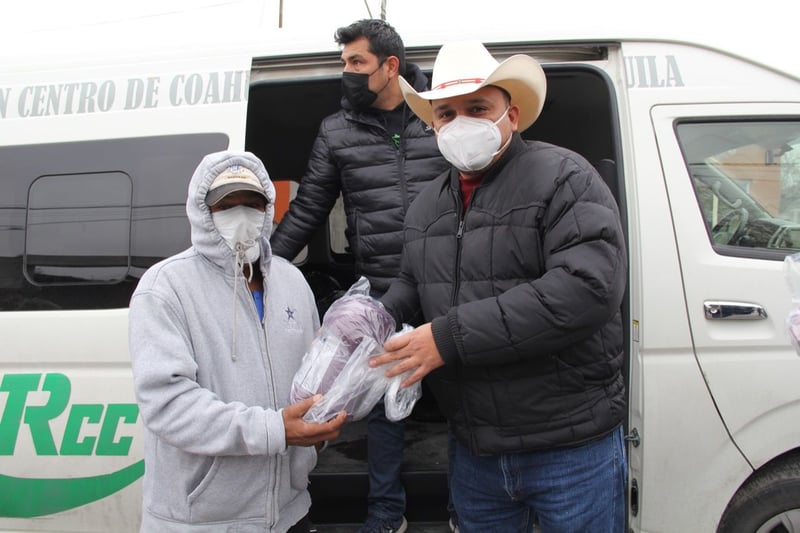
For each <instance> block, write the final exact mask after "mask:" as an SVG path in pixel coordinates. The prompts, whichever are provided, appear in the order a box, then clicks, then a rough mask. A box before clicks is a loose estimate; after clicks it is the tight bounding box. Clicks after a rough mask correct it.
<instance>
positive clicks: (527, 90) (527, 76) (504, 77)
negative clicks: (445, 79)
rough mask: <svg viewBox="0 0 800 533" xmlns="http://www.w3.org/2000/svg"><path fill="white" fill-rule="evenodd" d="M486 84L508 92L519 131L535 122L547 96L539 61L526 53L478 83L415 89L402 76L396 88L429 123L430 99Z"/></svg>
mask: <svg viewBox="0 0 800 533" xmlns="http://www.w3.org/2000/svg"><path fill="white" fill-rule="evenodd" d="M488 85H495V86H497V87H502V88H503V89H504V90H505V91H507V92H508V94H509V95H511V104H512V105H516V106H518V107H519V110H520V113H519V130H520V131H523V130H526V129H527V128H528V127H530V125H531V124H533V123H534V122H536V119H537V118H539V115H540V114H541V112H542V107H544V99H545V96H546V95H547V78H546V77H545V75H544V70H542V67H541V65H539V62H538V61H536V60H535V59H533V58H532V57H530V56H527V55H524V54H517V55H514V56H511V57H509V58H508V59H506V60H505V61H503V62H502V63H500V64H499V65H498V66H497V68H496V69H495V70H494V72H492V74H491V75H490V76H489V77H488V78H486V79H485V80H484V81H483V82H480V83H456V84H453V85H449V86H447V87H443V88H441V89H432V90H430V91H423V92H419V93H418V92H417V91H416V90H415V89H414V87H412V86H411V85H410V84H409V83H408V82H407V81H406V80H405V79H403V77H402V76H401V77H400V90H401V91H402V93H403V98H405V100H406V103H407V104H408V107H410V108H411V110H412V111H413V112H414V114H415V115H417V116H418V117H419V118H420V119H421V120H422V121H423V122H425V123H426V124H428V125H429V126H432V125H433V108H432V106H431V102H432V101H433V100H442V99H444V98H452V97H454V96H462V95H464V94H470V93H474V92H475V91H478V90H480V89H482V88H483V87H486V86H488Z"/></svg>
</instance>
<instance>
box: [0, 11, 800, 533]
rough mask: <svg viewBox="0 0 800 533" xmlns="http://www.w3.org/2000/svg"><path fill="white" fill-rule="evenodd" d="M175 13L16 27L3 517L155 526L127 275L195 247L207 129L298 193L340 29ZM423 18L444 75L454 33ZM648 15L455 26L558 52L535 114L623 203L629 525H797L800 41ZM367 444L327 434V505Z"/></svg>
mask: <svg viewBox="0 0 800 533" xmlns="http://www.w3.org/2000/svg"><path fill="white" fill-rule="evenodd" d="M390 22H391V21H390ZM553 23H554V24H558V21H553ZM142 24H144V22H143V23H142ZM163 30H164V28H159V27H155V26H154V27H153V28H152V31H147V29H143V28H137V31H136V32H135V35H136V38H135V39H134V38H131V39H112V35H111V34H112V33H114V32H115V31H117V30H116V29H114V28H110V29H108V30H106V31H105V32H104V31H103V29H102V28H95V30H94V31H93V32H92V34H91V35H83V36H81V38H80V39H74V40H73V39H63V40H50V41H49V42H50V43H51V44H50V47H49V48H48V46H46V45H44V44H41V43H37V42H33V40H32V42H31V43H30V46H24V47H18V48H16V49H15V50H16V51H14V52H9V51H3V52H0V345H1V347H0V530H26V531H27V530H35V531H115V532H123V531H137V530H138V524H139V513H140V498H141V476H142V473H143V471H144V468H145V465H144V463H143V459H142V431H141V419H140V417H139V416H138V415H139V413H138V409H137V406H136V403H135V399H134V395H133V388H132V381H131V372H130V365H129V357H128V353H127V309H126V308H127V305H128V300H129V298H130V295H131V292H132V291H133V289H134V287H135V286H136V283H137V281H138V279H139V277H140V276H141V274H142V272H143V271H144V270H145V269H146V268H148V267H149V266H151V265H152V264H154V263H155V262H156V261H158V260H160V259H161V258H164V257H166V256H169V255H171V254H173V253H176V252H178V251H180V250H182V249H184V248H185V247H186V246H187V245H188V243H189V227H188V223H187V221H186V219H185V212H184V203H185V197H186V188H187V183H188V179H189V177H190V175H191V174H192V171H193V170H194V168H195V167H196V165H197V163H198V162H199V161H200V159H201V157H202V156H203V155H204V154H206V153H208V152H212V151H216V150H220V149H225V148H232V149H247V150H250V151H252V152H254V153H255V154H257V155H258V156H259V157H261V158H262V159H263V161H264V163H265V165H266V167H267V169H268V170H269V172H270V174H271V176H272V178H273V180H275V181H276V182H277V184H278V188H279V193H278V194H279V196H280V200H281V201H282V205H280V206H279V209H278V212H279V214H280V213H282V212H283V211H285V209H286V206H287V205H288V201H289V198H290V196H291V194H293V191H294V190H295V189H296V182H297V180H299V179H300V177H301V176H302V174H303V171H304V167H305V164H306V160H307V157H308V154H309V150H310V146H311V143H312V141H313V139H314V137H315V135H316V131H317V127H318V125H319V122H320V120H321V119H322V117H324V116H325V115H327V114H329V113H331V112H333V111H335V110H336V109H337V108H338V105H339V98H340V91H339V84H340V72H341V67H340V60H339V50H338V49H337V47H336V46H335V44H334V43H333V41H332V39H328V38H327V35H320V36H319V39H317V40H316V41H314V42H311V41H308V40H304V39H296V38H294V37H292V36H290V35H287V34H282V33H281V32H276V31H272V32H237V31H235V28H231V31H230V32H229V35H226V36H225V38H215V39H209V38H207V37H208V34H200V35H193V36H187V35H185V34H183V32H182V31H181V29H180V28H176V27H171V28H169V30H170V31H163ZM195 33H197V32H195ZM243 33H247V34H248V35H245V36H243V35H242V34H243ZM330 33H332V30H331V32H330ZM402 33H404V35H403V37H404V39H405V41H406V45H407V47H408V57H407V59H408V60H409V61H411V62H415V63H418V64H419V65H420V66H422V67H423V69H424V70H425V71H426V72H428V73H429V72H430V69H431V67H432V61H433V58H434V57H435V54H436V52H437V50H438V48H439V46H440V45H441V43H442V41H443V40H444V38H443V37H441V36H438V37H424V36H415V35H409V34H407V32H402ZM640 33H642V32H637V37H636V38H633V37H632V36H628V35H626V34H625V33H614V34H603V33H602V31H601V30H600V29H597V30H595V31H594V33H591V34H589V33H585V32H578V31H577V30H575V29H574V28H571V27H570V25H569V24H565V25H560V26H558V27H556V26H554V27H552V28H550V29H549V31H548V32H547V33H546V34H545V33H543V32H541V31H537V32H532V31H527V30H525V29H523V28H518V29H508V28H504V29H503V30H502V32H501V31H499V30H498V31H487V32H486V33H485V34H474V33H473V34H470V35H460V36H456V35H454V36H452V37H453V38H463V37H465V36H466V37H470V38H478V39H480V40H482V41H483V42H485V43H486V44H487V47H488V48H489V49H490V51H491V52H492V53H493V54H494V55H495V56H496V57H498V58H501V59H502V58H505V57H508V56H509V55H511V54H515V53H526V54H530V55H532V56H534V57H536V58H538V59H539V60H540V61H541V62H542V64H543V66H544V70H545V72H546V74H547V78H548V96H547V101H546V102H545V106H544V111H543V113H542V116H541V118H540V119H539V120H538V121H537V122H536V123H535V124H534V125H533V126H532V127H531V128H530V129H529V130H527V131H526V132H524V137H526V138H531V139H533V138H535V139H539V140H545V141H549V142H552V143H555V144H559V145H563V146H566V147H569V148H571V149H573V150H575V151H577V152H579V153H581V154H583V155H584V156H585V157H586V158H587V159H588V160H589V161H590V162H592V163H594V164H595V165H597V168H598V169H599V170H600V172H601V174H602V176H603V178H604V179H605V180H606V182H607V184H608V186H609V187H610V189H611V190H612V192H613V193H614V195H615V197H616V198H617V200H618V203H619V205H620V208H621V211H622V214H623V222H624V225H625V228H626V230H627V239H628V245H629V251H630V264H629V272H630V280H629V288H628V292H627V296H626V298H625V301H624V304H623V305H624V308H623V316H624V317H625V321H626V328H625V333H626V335H627V343H626V346H627V351H628V354H627V356H628V358H627V361H628V367H627V373H628V377H629V390H628V392H629V398H628V400H629V416H628V421H627V427H626V433H627V436H628V437H627V441H628V453H629V462H630V479H629V488H628V507H629V513H628V524H629V528H630V530H631V531H651V532H655V531H661V532H678V531H681V532H682V531H693V532H694V531H698V532H706V531H720V532H732V531H745V532H751V531H787V530H797V529H798V528H800V357H798V355H797V354H796V353H795V351H794V349H793V348H792V346H791V344H790V342H789V340H788V337H787V335H786V333H785V331H784V319H785V317H786V315H787V313H788V312H789V309H790V304H791V298H790V294H789V292H788V287H787V284H786V281H785V279H784V275H783V270H782V269H783V260H784V258H785V256H787V255H788V254H792V253H795V252H798V251H800V70H798V67H800V63H797V62H796V61H794V63H793V64H788V66H787V64H783V65H781V64H771V63H770V60H769V56H766V57H767V60H763V59H761V60H759V61H754V60H750V59H748V58H747V57H744V56H742V55H741V54H733V53H730V51H728V49H725V48H719V47H715V46H714V43H708V42H702V40H698V42H689V41H686V40H678V39H656V38H641V37H639V36H638V34H640ZM131 35H134V33H132V34H131ZM699 37H702V35H700V36H699ZM448 38H450V37H448ZM53 42H57V43H58V47H57V48H53V47H52V43H53ZM122 43H124V44H122ZM26 50H27V51H26ZM343 232H344V229H343V226H342V215H341V212H340V211H338V210H337V211H335V212H334V213H333V215H332V216H331V219H330V224H329V227H328V228H326V231H324V232H320V233H319V235H317V237H316V238H315V240H314V241H313V242H312V243H311V244H310V245H309V246H308V247H307V249H306V250H305V251H304V252H303V254H301V256H300V257H298V258H297V259H296V263H297V264H298V265H299V266H300V267H301V268H302V269H303V271H304V272H305V274H306V276H307V278H308V280H309V282H310V283H311V285H312V287H313V289H314V291H315V293H316V296H317V298H318V301H319V305H320V309H321V310H322V311H324V310H325V309H326V307H327V305H328V304H330V302H331V301H332V300H333V299H334V298H335V297H336V296H337V295H338V294H340V291H341V290H342V289H344V288H346V287H347V286H349V284H350V283H351V282H352V281H353V273H352V257H351V255H350V251H349V250H348V249H347V247H346V246H345V245H344V242H345V241H344V238H343ZM432 418H433V419H434V420H435V419H436V417H435V416H434V417H432ZM408 424H409V430H408V432H407V440H408V442H407V445H408V446H407V454H406V458H405V464H404V472H403V476H404V481H405V484H406V487H407V489H408V513H407V516H408V518H409V520H410V521H411V522H412V526H413V523H414V522H436V521H443V520H446V512H445V503H446V477H445V475H446V440H445V434H446V430H445V427H444V424H443V423H442V422H441V421H431V417H430V416H423V415H422V414H419V415H418V416H414V415H412V418H411V420H410V421H409V423H408ZM364 454H365V444H364V434H363V432H360V431H359V430H358V427H357V425H354V426H353V427H352V428H350V429H348V431H346V432H345V434H344V435H343V437H342V438H341V439H340V440H339V441H338V442H336V443H333V444H332V446H331V448H330V450H328V451H327V452H326V453H325V454H323V455H322V456H321V458H320V465H319V467H318V469H317V471H316V473H315V475H314V477H313V478H312V484H311V489H312V494H313V497H314V506H313V509H312V518H313V520H314V521H315V522H316V523H318V524H320V525H324V524H337V523H338V524H343V523H357V522H359V521H360V520H361V519H362V518H363V512H364V509H365V496H366V466H365V462H364Z"/></svg>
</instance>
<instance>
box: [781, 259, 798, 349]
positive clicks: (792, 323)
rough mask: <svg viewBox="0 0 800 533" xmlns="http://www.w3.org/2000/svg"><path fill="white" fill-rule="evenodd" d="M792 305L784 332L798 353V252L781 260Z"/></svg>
mask: <svg viewBox="0 0 800 533" xmlns="http://www.w3.org/2000/svg"><path fill="white" fill-rule="evenodd" d="M783 263H784V272H785V274H786V282H787V283H788V284H789V291H790V293H791V298H792V307H791V309H790V310H789V314H788V316H787V317H786V332H787V333H788V335H789V340H790V341H791V343H792V346H794V349H795V351H797V353H798V354H800V253H798V254H793V255H788V256H786V258H785V259H784V261H783Z"/></svg>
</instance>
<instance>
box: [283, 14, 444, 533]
mask: <svg viewBox="0 0 800 533" xmlns="http://www.w3.org/2000/svg"><path fill="white" fill-rule="evenodd" d="M335 39H336V42H337V43H338V44H339V45H341V46H342V63H343V65H344V72H343V74H342V91H343V93H344V97H343V98H342V109H341V110H339V111H338V112H336V113H334V114H333V115H330V116H328V117H326V118H325V119H324V120H323V121H322V124H321V125H320V128H319V134H318V135H317V138H316V141H315V142H314V146H313V148H312V152H311V156H310V158H309V162H308V168H307V170H306V173H305V175H304V176H303V178H302V180H301V182H300V187H299V189H298V191H297V196H296V197H295V199H294V200H293V201H292V203H291V205H290V207H289V211H288V213H286V215H285V216H284V218H283V220H282V221H281V223H280V225H279V226H278V228H277V229H276V231H275V233H274V234H273V235H272V238H271V239H270V244H271V245H272V252H273V253H274V254H276V255H279V256H281V257H285V258H287V259H293V258H294V257H295V256H296V255H297V254H298V253H299V252H300V250H302V248H303V247H304V246H305V245H306V244H307V243H308V241H309V240H310V239H311V237H312V236H313V234H314V232H315V231H316V230H317V229H318V228H320V227H321V226H322V225H323V224H324V223H325V220H326V219H327V217H328V215H329V213H330V211H331V209H332V208H333V205H334V203H335V202H336V199H337V198H338V196H339V193H340V192H341V194H342V198H343V201H344V210H345V215H346V217H347V228H346V234H347V239H348V242H349V245H350V250H351V251H352V253H353V257H354V260H355V273H356V275H363V276H365V277H366V278H367V279H369V281H370V286H371V293H372V295H373V296H376V297H377V296H380V295H382V294H383V293H384V292H385V291H386V289H387V288H388V287H389V283H390V282H391V280H392V279H394V277H395V276H396V275H397V272H398V270H399V267H400V253H401V250H402V238H403V236H402V230H403V219H404V218H405V214H406V211H407V210H408V206H409V205H410V204H411V201H412V200H413V199H414V198H415V197H416V196H417V194H419V192H420V191H421V190H422V188H423V187H424V186H425V185H427V183H428V182H429V181H430V180H432V179H433V178H435V177H436V176H438V175H439V174H441V173H442V172H443V171H444V170H445V169H447V168H448V167H449V165H448V163H447V161H445V160H444V159H443V158H442V156H441V154H440V153H439V150H438V148H437V146H436V140H435V137H434V135H433V131H432V130H431V129H430V128H429V127H428V126H427V125H426V124H425V123H423V122H422V121H421V120H419V118H417V117H416V116H415V115H414V113H412V112H411V111H410V110H409V108H408V106H407V105H406V104H405V102H404V100H403V95H402V94H401V92H400V86H399V83H398V78H399V76H400V75H403V76H405V77H406V79H408V80H409V82H410V83H412V84H413V86H414V87H416V88H417V89H419V90H424V89H425V88H426V87H427V83H428V79H427V78H426V77H425V75H424V74H423V73H422V71H421V70H420V69H419V67H417V66H416V65H414V64H410V63H409V64H407V63H406V62H405V48H404V46H403V41H402V40H401V38H400V36H399V35H398V34H397V32H396V31H395V30H394V28H392V27H391V26H390V25H389V24H387V23H386V22H384V21H381V20H360V21H358V22H355V23H353V24H351V25H349V26H347V27H344V28H339V29H338V30H337V32H336V35H335ZM403 435H404V427H403V424H402V422H400V423H395V422H390V421H389V420H387V419H386V417H385V414H384V412H383V404H382V403H380V404H378V405H377V406H376V407H375V409H374V410H373V411H372V413H371V414H370V416H369V419H368V423H367V447H368V449H367V462H368V468H369V478H370V488H369V498H368V516H367V521H366V523H365V524H364V527H363V528H362V530H361V531H362V532H364V533H370V532H372V531H380V532H386V531H397V532H402V531H405V528H406V521H405V518H404V517H403V512H404V510H405V492H404V490H403V486H402V484H401V482H400V467H401V464H402V461H403V446H404V437H403Z"/></svg>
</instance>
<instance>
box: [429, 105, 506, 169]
mask: <svg viewBox="0 0 800 533" xmlns="http://www.w3.org/2000/svg"><path fill="white" fill-rule="evenodd" d="M507 113H508V108H506V110H505V111H504V112H503V114H502V115H500V118H498V119H497V120H495V121H494V122H492V121H491V120H489V119H486V118H474V117H465V116H463V115H458V116H457V117H456V118H454V119H453V120H452V121H450V122H448V123H447V124H445V125H444V126H442V127H441V128H439V131H438V132H437V135H436V142H437V144H438V145H439V151H440V152H442V155H443V156H444V158H445V159H447V160H448V161H449V162H450V163H451V164H452V165H453V166H454V167H456V168H457V169H458V170H460V171H462V172H477V171H480V170H483V169H484V168H486V167H487V166H488V165H489V163H491V162H492V158H493V157H494V156H496V155H497V154H498V153H500V150H501V149H502V148H505V146H503V147H501V146H500V141H501V140H502V138H503V135H502V133H500V128H498V127H497V124H498V123H499V122H500V121H501V120H503V118H504V117H505V116H506V114H507ZM509 142H511V136H510V135H509V137H508V141H506V145H508V143H509Z"/></svg>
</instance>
